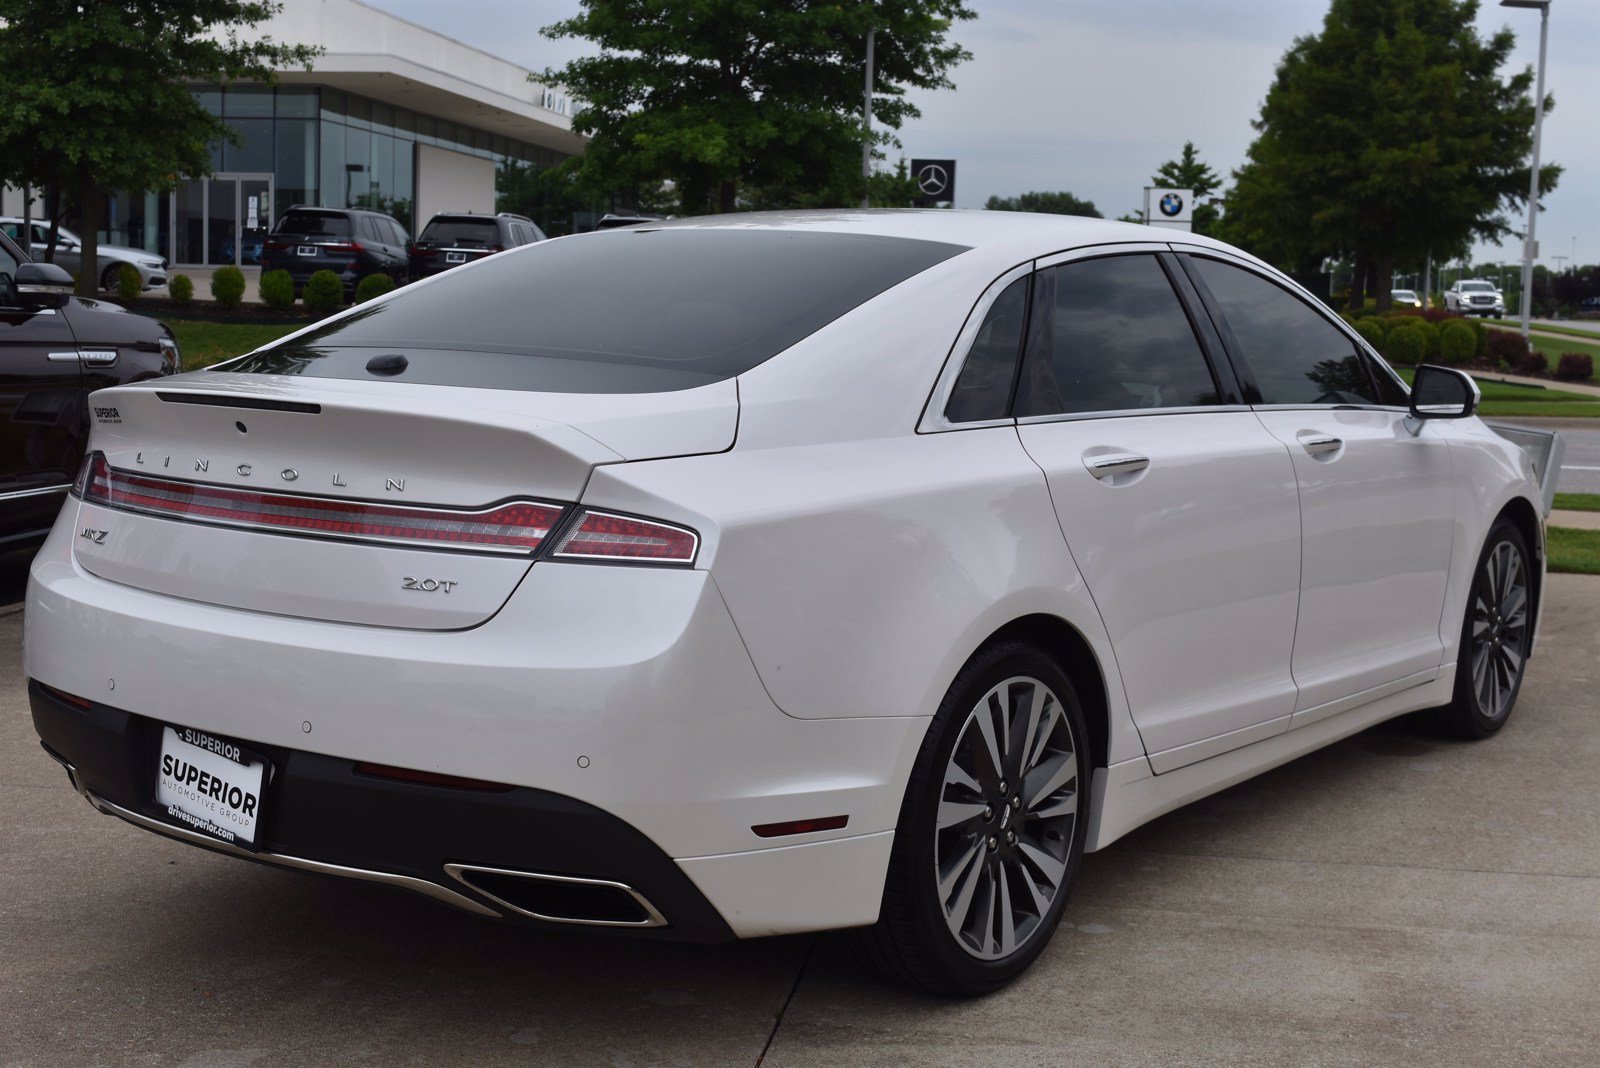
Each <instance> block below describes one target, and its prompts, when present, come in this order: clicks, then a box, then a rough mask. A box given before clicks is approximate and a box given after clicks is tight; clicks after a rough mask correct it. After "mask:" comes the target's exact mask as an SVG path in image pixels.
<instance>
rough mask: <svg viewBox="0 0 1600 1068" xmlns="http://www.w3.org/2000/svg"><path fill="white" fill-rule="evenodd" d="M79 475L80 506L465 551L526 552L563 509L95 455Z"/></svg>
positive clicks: (540, 504)
mask: <svg viewBox="0 0 1600 1068" xmlns="http://www.w3.org/2000/svg"><path fill="white" fill-rule="evenodd" d="M85 470H86V472H87V476H86V477H84V476H80V478H82V479H83V480H82V482H81V483H80V485H79V487H78V489H79V492H80V495H81V496H82V497H83V499H84V500H85V501H88V502H90V503H93V504H101V505H105V506H106V507H109V508H120V509H123V510H125V511H129V512H143V513H145V514H147V515H156V516H162V517H165V518H168V519H182V520H187V521H190V522H196V523H211V524H216V525H220V526H230V527H244V528H248V529H256V530H271V531H281V532H286V533H298V534H303V535H306V536H308V537H316V538H335V539H340V540H346V541H369V542H381V543H384V544H391V545H429V546H440V547H446V548H451V549H461V550H467V551H471V552H515V553H527V554H531V553H533V552H534V551H535V550H537V549H538V548H539V545H540V543H541V542H543V541H544V539H545V536H546V535H547V534H549V533H550V528H551V527H553V526H554V525H555V523H556V521H557V520H559V519H560V518H561V513H562V511H563V509H562V508H561V506H560V505H555V504H545V503H542V502H535V501H513V502H511V503H509V504H501V505H495V506H494V507H492V508H485V509H481V510H478V511H456V510H454V509H448V508H413V507H409V506H406V505H394V504H369V503H366V502H364V501H344V500H336V499H333V498H328V497H301V496H291V495H288V494H281V493H256V492H252V491H250V490H242V489H234V488H231V487H227V486H208V485H201V484H199V483H194V482H178V481H175V480H172V479H164V478H151V477H149V476H147V475H137V474H133V473H132V472H128V471H119V470H116V469H115V468H113V467H111V466H110V465H109V464H107V463H106V458H105V456H104V455H102V454H100V453H94V454H92V455H91V456H90V457H89V458H88V460H87V461H86V463H85Z"/></svg>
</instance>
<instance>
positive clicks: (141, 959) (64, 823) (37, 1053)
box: [0, 575, 1600, 1068]
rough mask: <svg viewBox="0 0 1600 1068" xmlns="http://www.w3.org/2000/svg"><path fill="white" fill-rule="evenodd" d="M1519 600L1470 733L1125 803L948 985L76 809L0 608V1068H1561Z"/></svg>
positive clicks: (1569, 904)
mask: <svg viewBox="0 0 1600 1068" xmlns="http://www.w3.org/2000/svg"><path fill="white" fill-rule="evenodd" d="M1548 602H1549V603H1548V606H1547V608H1546V611H1545V620H1544V627H1545V630H1544V635H1543V637H1542V639H1541V643H1540V648H1539V652H1538V655H1537V656H1536V657H1535V658H1534V659H1533V661H1532V664H1531V668H1530V674H1529V677H1528V681H1527V684H1526V686H1525V687H1524V690H1523V693H1522V697H1521V701H1520V703H1519V708H1518V711H1517V714H1516V716H1515V717H1514V718H1513V720H1512V721H1511V723H1510V724H1509V725H1508V726H1507V727H1506V729H1505V730H1504V731H1502V732H1501V733H1500V734H1499V735H1498V736H1497V737H1495V738H1494V739H1491V740H1490V741H1488V742H1483V743H1476V744H1473V743H1462V742H1450V741H1444V740H1441V739H1439V738H1438V737H1436V736H1434V735H1433V734H1431V733H1429V732H1428V731H1427V730H1426V729H1425V728H1423V727H1422V726H1420V725H1419V724H1417V723H1415V722H1413V721H1410V720H1408V721H1402V722H1399V723H1395V724H1389V725H1386V726H1383V727H1380V728H1376V729H1374V730H1372V731H1368V732H1366V733H1364V734H1361V735H1358V736H1356V737H1354V738H1351V739H1348V740H1346V741H1344V742H1342V743H1340V744H1338V745H1336V746H1333V747H1331V748H1329V749H1325V750H1323V751H1321V752H1319V753H1316V754H1313V755H1311V756H1308V757H1305V758H1303V759H1301V760H1299V761H1296V762H1294V763H1293V764H1290V765H1288V766H1287V767H1284V768H1280V769H1278V770H1276V771H1274V772H1271V773H1269V774H1267V775H1265V776H1262V777H1260V778H1258V779H1255V780H1253V781H1251V782H1248V783H1245V784H1243V785H1241V786H1239V787H1236V788H1234V789H1232V790H1229V791H1227V792H1225V793H1222V794H1219V795H1217V796H1215V797H1212V798H1209V799H1207V800H1205V801H1201V802H1199V803H1197V804H1195V805H1191V806H1189V807H1188V808H1186V809H1182V810H1180V811H1178V812H1175V813H1173V814H1171V815H1169V816H1166V817H1163V818H1162V819H1160V820H1157V821H1156V822H1154V823H1152V824H1150V825H1148V826H1146V827H1144V828H1142V829H1140V830H1138V831H1136V832H1134V833H1133V834H1132V835H1130V836H1128V837H1127V838H1124V839H1123V840H1122V841H1120V842H1118V843H1116V844H1114V845H1113V846H1111V847H1110V848H1108V849H1106V850H1104V851H1102V852H1100V853H1097V854H1094V855H1092V856H1090V857H1089V858H1087V861H1086V863H1085V865H1084V868H1083V871H1082V874H1081V877H1080V880H1079V883H1078V885H1077V889H1076V893H1075V895H1074V898H1073V900H1072V902H1071V903H1070V904H1069V906H1068V910H1067V914H1066V924H1065V925H1064V927H1063V929H1062V930H1061V931H1060V932H1059V934H1058V935H1057V937H1056V939H1055V941H1054V943H1053V944H1052V945H1051V947H1050V948H1049V949H1048V950H1047V951H1046V953H1045V955H1044V956H1043V958H1041V960H1040V961H1039V963H1038V965H1037V966H1036V967H1035V968H1034V969H1033V971H1032V972H1030V973H1029V974H1028V975H1027V976H1026V977H1024V978H1023V980H1021V981H1020V982H1019V983H1017V984H1015V985H1014V986H1013V987H1011V988H1010V989H1008V990H1006V991H1004V992H1002V993H1000V994H998V995H995V996H993V997H990V998H986V999H983V1000H980V1001H974V1002H948V1001H942V1000H937V999H932V998H927V997H923V996H919V995H916V994H912V993H908V992H905V991H901V990H898V989H896V988H892V987H885V986H882V985H879V984H878V983H876V982H875V981H873V980H870V979H868V978H865V977H864V976H862V975H861V974H860V973H858V972H857V971H856V970H855V969H854V968H853V966H851V965H850V964H849V963H848V961H847V960H845V958H844V957H843V955H842V954H841V952H840V949H839V947H838V944H837V942H836V940H834V939H832V938H826V937H825V938H821V939H814V938H809V937H806V938H788V939H777V940H769V941H763V942H755V943H747V944H740V945H732V946H721V947H715V946H714V947H691V946H672V945H664V944H660V945H657V944H645V943H640V942H632V941H627V940H624V939H619V938H605V937H602V936H598V935H594V936H591V935H586V934H573V935H551V934H543V933H538V932H529V931H524V930H517V929H513V928H506V927H498V926H494V925H492V924H488V923H485V922H483V921H480V920H477V919H475V918H473V917H470V916H465V915H459V914H456V913H453V912H450V911H448V910H445V909H443V908H441V907H438V906H435V905H433V904H431V903H429V902H427V901H425V900H423V899H421V898H416V897H412V896H410V895H406V894H404V893H401V892H397V891H392V890H387V889H384V888H381V887H375V886H366V885H361V884H350V883H344V882H339V881H334V880H324V879H319V878H316V877H313V876H308V875H302V874H298V873H293V872H287V871H280V870H275V869H268V868H263V867H258V866H255V865H250V864H247V863H243V862H240V861H236V860H231V859H228V858H224V857H219V856H214V855H211V854H209V853H205V852H203V851H200V850H196V849H192V848H189V847H186V846H182V845H179V844H176V843H173V842H169V841H166V840H164V839H161V838H157V837H155V836H152V835H149V834H146V833H144V832H141V831H138V830H135V829H134V828H131V827H128V826H126V825H124V824H122V823H120V822H118V821H116V820H114V819H112V818H110V817H105V816H100V815H97V814H95V813H93V812H92V811H90V810H89V808H88V807H87V806H86V805H84V804H83V802H81V801H80V800H78V799H77V797H76V796H75V795H74V794H73V793H72V792H71V790H70V789H69V787H68V786H67V783H66V780H65V776H64V775H63V774H62V773H61V771H60V770H59V769H58V768H57V767H56V766H55V764H54V763H52V762H51V761H50V760H49V759H48V758H46V757H45V756H44V754H43V753H42V752H41V751H40V750H39V748H38V745H37V743H36V741H35V739H34V736H33V734H32V729H31V725H30V724H29V722H28V718H27V713H26V710H25V706H24V698H23V684H22V679H21V678H20V667H19V659H18V658H19V653H18V636H19V632H20V617H18V616H16V615H11V616H3V617H0V1020H3V1021H5V1022H4V1024H3V1025H0V1065H57V1064H73V1065H102V1064H104V1065H114V1064H115V1065H120V1064H138V1065H147V1064H148V1065H156V1064H171V1065H191V1066H200V1065H211V1066H232V1065H268V1064H272V1065H276V1064H340V1065H364V1064H372V1065H391V1064H418V1065H446V1064H482V1065H493V1064H551V1065H556V1064H560V1065H567V1064H573V1065H588V1064H597V1065H654V1064H662V1065H741V1064H742V1065H755V1064H758V1063H759V1064H763V1065H766V1066H769V1068H801V1066H812V1065H862V1064H871V1065H878V1064H892V1065H908V1066H909V1065H952V1066H953V1065H975V1064H982V1065H1037V1066H1045V1065H1050V1066H1056V1065H1079V1064H1082V1065H1095V1066H1097V1068H1098V1066H1104V1065H1157V1064H1160V1065H1169V1064H1180V1063H1181V1064H1185V1065H1287V1064H1295V1065H1391V1064H1408V1065H1449V1066H1475V1065H1486V1066H1487V1065H1494V1066H1500V1065H1505V1064H1516V1065H1519V1066H1527V1065H1563V1066H1565V1065H1582V1064H1593V1063H1595V1061H1596V1051H1597V1050H1600V578H1592V577H1583V576H1570V575H1557V576H1552V577H1551V580H1550V593H1549V598H1548ZM330 818H337V814H336V813H330Z"/></svg>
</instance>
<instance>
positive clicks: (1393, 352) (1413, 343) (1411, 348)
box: [1383, 326, 1428, 364]
mask: <svg viewBox="0 0 1600 1068" xmlns="http://www.w3.org/2000/svg"><path fill="white" fill-rule="evenodd" d="M1383 354H1384V356H1385V357H1387V358H1388V360H1389V362H1390V363H1399V364H1415V363H1421V362H1422V361H1423V358H1424V357H1426V356H1427V354H1428V335H1427V334H1426V333H1424V332H1423V330H1422V328H1421V327H1419V326H1408V327H1404V328H1401V329H1396V330H1393V331H1391V332H1390V334H1389V337H1388V338H1387V340H1386V341H1385V343H1384V346H1383Z"/></svg>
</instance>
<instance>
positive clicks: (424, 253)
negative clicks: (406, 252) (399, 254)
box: [411, 245, 439, 260]
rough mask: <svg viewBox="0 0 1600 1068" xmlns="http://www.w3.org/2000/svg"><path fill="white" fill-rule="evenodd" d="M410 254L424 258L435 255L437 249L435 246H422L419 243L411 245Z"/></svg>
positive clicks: (437, 251) (437, 252)
mask: <svg viewBox="0 0 1600 1068" xmlns="http://www.w3.org/2000/svg"><path fill="white" fill-rule="evenodd" d="M411 254H412V255H413V256H415V257H417V258H418V259H424V260H425V259H429V258H431V257H434V256H437V255H438V254H439V250H438V249H436V248H423V247H422V246H421V245H413V246H411Z"/></svg>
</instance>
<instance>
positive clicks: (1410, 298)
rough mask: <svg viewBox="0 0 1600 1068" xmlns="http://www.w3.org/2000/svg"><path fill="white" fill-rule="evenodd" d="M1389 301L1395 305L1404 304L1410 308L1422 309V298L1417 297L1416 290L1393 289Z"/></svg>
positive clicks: (1390, 291)
mask: <svg viewBox="0 0 1600 1068" xmlns="http://www.w3.org/2000/svg"><path fill="white" fill-rule="evenodd" d="M1389 299H1390V300H1391V301H1393V302H1394V303H1395V304H1403V305H1405V306H1406V307H1408V308H1420V307H1422V298H1421V297H1419V296H1417V292H1416V290H1414V289H1391V290H1389Z"/></svg>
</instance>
